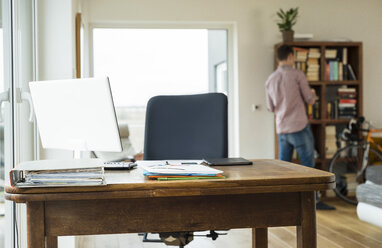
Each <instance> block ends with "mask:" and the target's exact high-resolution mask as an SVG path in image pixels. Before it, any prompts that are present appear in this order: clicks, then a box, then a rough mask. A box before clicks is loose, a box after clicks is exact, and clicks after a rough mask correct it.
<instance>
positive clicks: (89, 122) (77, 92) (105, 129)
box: [29, 77, 122, 158]
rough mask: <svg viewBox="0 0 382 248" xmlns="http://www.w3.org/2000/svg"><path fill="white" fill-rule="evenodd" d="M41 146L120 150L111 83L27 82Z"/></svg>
mask: <svg viewBox="0 0 382 248" xmlns="http://www.w3.org/2000/svg"><path fill="white" fill-rule="evenodd" d="M29 87H30V92H31V95H32V102H33V107H34V111H35V114H36V119H37V124H38V129H39V132H40V137H41V142H42V146H43V147H44V148H52V149H65V150H72V151H74V152H75V153H74V154H75V158H79V152H80V151H108V152H120V151H122V145H121V139H120V135H119V130H118V124H117V118H116V115H115V109H114V103H113V97H112V94H111V89H110V83H109V79H108V78H107V77H104V78H83V79H69V80H52V81H36V82H30V83H29Z"/></svg>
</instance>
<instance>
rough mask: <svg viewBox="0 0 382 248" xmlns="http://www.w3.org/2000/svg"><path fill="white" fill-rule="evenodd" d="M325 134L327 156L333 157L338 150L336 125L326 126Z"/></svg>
mask: <svg viewBox="0 0 382 248" xmlns="http://www.w3.org/2000/svg"><path fill="white" fill-rule="evenodd" d="M325 136H326V138H325V150H326V158H331V157H333V155H334V154H335V153H336V151H337V144H336V143H337V138H336V127H335V126H326V127H325Z"/></svg>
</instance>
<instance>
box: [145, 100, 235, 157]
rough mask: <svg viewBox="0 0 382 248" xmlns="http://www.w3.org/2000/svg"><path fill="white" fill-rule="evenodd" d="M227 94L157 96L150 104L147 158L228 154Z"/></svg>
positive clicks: (146, 138)
mask: <svg viewBox="0 0 382 248" xmlns="http://www.w3.org/2000/svg"><path fill="white" fill-rule="evenodd" d="M227 105H228V102H227V97H226V95H224V94H221V93H208V94H199V95H178V96H155V97H153V98H151V99H150V101H149V102H148V104H147V111H146V127H145V145H144V159H145V160H162V159H204V158H226V157H227V156H228V127H227V126H228V124H227V118H228V113H227Z"/></svg>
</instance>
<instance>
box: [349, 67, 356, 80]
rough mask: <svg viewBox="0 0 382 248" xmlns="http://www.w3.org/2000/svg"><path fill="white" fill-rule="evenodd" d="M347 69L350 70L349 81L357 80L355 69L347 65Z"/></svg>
mask: <svg viewBox="0 0 382 248" xmlns="http://www.w3.org/2000/svg"><path fill="white" fill-rule="evenodd" d="M347 68H348V72H349V73H348V76H349V80H357V77H356V76H355V73H354V71H353V68H352V66H351V65H350V64H347Z"/></svg>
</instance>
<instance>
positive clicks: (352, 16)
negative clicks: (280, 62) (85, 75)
mask: <svg viewBox="0 0 382 248" xmlns="http://www.w3.org/2000/svg"><path fill="white" fill-rule="evenodd" d="M83 2H84V5H83V12H84V13H85V14H86V15H87V17H86V18H87V21H88V22H90V23H92V22H106V23H107V22H111V23H113V22H119V23H121V22H149V23H151V22H157V21H160V22H230V23H236V25H237V37H236V39H237V53H238V54H237V58H238V61H237V63H238V64H237V65H238V75H237V76H238V82H237V83H238V90H239V92H238V93H239V120H240V122H239V139H240V155H241V156H244V157H247V158H271V157H273V156H274V128H273V115H272V114H270V113H268V112H267V110H266V107H265V93H264V83H265V81H266V79H267V77H268V75H269V74H270V73H271V72H272V70H273V46H274V44H275V43H277V42H279V41H280V35H279V32H278V30H277V26H276V15H275V13H276V11H277V10H278V9H279V8H284V9H285V8H290V7H296V6H298V7H299V8H300V17H299V19H298V23H297V25H296V27H295V31H296V32H298V33H313V34H314V37H315V39H319V40H327V39H335V38H343V37H345V38H349V39H352V40H354V41H362V42H363V44H364V99H365V100H364V113H365V115H366V117H367V118H368V119H371V120H372V121H373V122H374V123H375V124H376V125H379V126H382V115H381V113H380V110H379V108H377V107H375V106H377V105H378V104H381V103H382V100H381V99H382V98H381V97H380V96H379V95H380V93H381V92H382V83H381V78H382V70H381V69H380V68H381V63H380V62H379V60H380V58H381V57H382V45H381V44H382V35H381V33H380V32H381V30H382V15H381V10H382V1H380V0H364V1H359V0H320V1H316V0H304V1H302V0H224V1H222V0H182V1H179V0H83ZM253 103H254V104H261V108H260V109H259V110H257V111H255V112H252V110H251V105H252V104H253Z"/></svg>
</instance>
